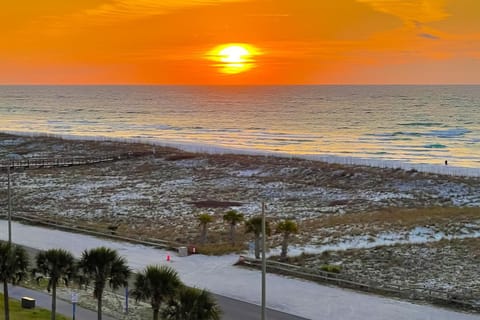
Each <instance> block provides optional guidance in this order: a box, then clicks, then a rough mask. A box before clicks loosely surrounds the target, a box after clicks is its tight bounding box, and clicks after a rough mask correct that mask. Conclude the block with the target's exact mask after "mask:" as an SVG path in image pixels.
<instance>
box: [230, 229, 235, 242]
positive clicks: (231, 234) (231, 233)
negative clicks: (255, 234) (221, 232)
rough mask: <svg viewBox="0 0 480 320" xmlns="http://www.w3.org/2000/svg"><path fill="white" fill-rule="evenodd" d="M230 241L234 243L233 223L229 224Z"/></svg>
mask: <svg viewBox="0 0 480 320" xmlns="http://www.w3.org/2000/svg"><path fill="white" fill-rule="evenodd" d="M230 241H232V245H233V246H234V245H235V225H234V224H231V225H230Z"/></svg>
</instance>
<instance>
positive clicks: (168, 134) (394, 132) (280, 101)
mask: <svg viewBox="0 0 480 320" xmlns="http://www.w3.org/2000/svg"><path fill="white" fill-rule="evenodd" d="M0 130H1V131H3V132H17V133H28V134H53V135H58V136H64V137H71V138H75V137H83V138H91V139H99V138H105V137H106V138H115V139H122V140H123V139H125V140H131V141H147V142H151V143H152V144H159V145H170V146H177V147H181V148H184V149H188V150H194V151H206V152H237V153H252V154H278V155H284V156H299V157H305V158H313V159H323V160H328V161H333V162H347V163H363V164H372V165H382V166H385V165H388V164H393V166H395V165H401V166H403V167H405V166H407V167H408V166H412V167H415V166H416V167H422V166H430V167H441V166H444V167H445V164H444V162H445V160H447V161H448V165H449V166H448V167H449V168H451V167H455V168H468V169H469V170H472V169H473V170H476V169H478V168H480V86H232V87H230V86H0Z"/></svg>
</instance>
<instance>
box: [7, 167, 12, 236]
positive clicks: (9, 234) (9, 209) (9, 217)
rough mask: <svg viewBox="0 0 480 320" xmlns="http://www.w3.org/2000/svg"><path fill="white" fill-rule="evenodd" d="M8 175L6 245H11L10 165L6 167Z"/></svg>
mask: <svg viewBox="0 0 480 320" xmlns="http://www.w3.org/2000/svg"><path fill="white" fill-rule="evenodd" d="M7 175H8V194H7V197H8V243H9V244H11V243H12V201H11V197H10V164H9V165H8V167H7Z"/></svg>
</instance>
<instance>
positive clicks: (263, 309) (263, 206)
mask: <svg viewBox="0 0 480 320" xmlns="http://www.w3.org/2000/svg"><path fill="white" fill-rule="evenodd" d="M265 229H266V228H265V202H262V317H261V319H262V320H265V319H266V309H265V307H266V306H265V305H266V274H267V260H266V259H265V251H266V244H265V235H266V230H265Z"/></svg>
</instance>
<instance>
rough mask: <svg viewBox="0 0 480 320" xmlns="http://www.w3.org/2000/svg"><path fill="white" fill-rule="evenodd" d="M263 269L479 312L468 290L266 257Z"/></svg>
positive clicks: (254, 262) (255, 263)
mask: <svg viewBox="0 0 480 320" xmlns="http://www.w3.org/2000/svg"><path fill="white" fill-rule="evenodd" d="M238 264H240V265H245V266H248V267H253V268H256V269H260V268H261V260H258V259H253V258H249V257H245V256H241V257H240V260H239V263H238ZM267 270H268V271H270V272H272V273H278V274H284V275H289V276H293V277H298V278H302V279H307V280H313V281H316V282H321V283H330V284H334V285H337V286H340V287H347V288H352V289H358V290H361V291H368V292H373V293H379V294H385V295H389V296H395V297H400V298H405V299H411V300H425V301H429V302H431V303H435V304H441V305H448V306H453V307H457V308H462V309H468V310H472V311H476V312H480V297H478V296H477V297H475V296H473V294H472V292H471V290H464V292H463V293H461V294H459V293H451V292H448V291H440V290H434V289H429V288H421V287H405V286H400V285H390V284H388V285H387V284H384V283H380V282H377V281H372V280H364V279H354V278H352V277H347V276H346V275H343V274H341V273H332V272H326V271H323V270H317V269H311V268H305V267H300V266H296V265H292V264H288V263H283V262H278V261H272V260H268V262H267Z"/></svg>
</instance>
